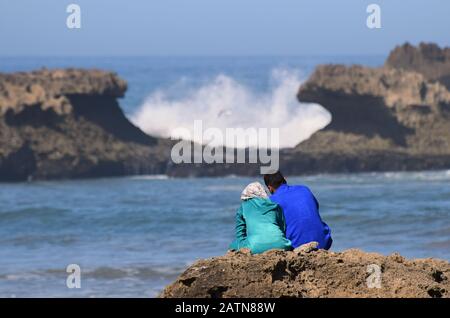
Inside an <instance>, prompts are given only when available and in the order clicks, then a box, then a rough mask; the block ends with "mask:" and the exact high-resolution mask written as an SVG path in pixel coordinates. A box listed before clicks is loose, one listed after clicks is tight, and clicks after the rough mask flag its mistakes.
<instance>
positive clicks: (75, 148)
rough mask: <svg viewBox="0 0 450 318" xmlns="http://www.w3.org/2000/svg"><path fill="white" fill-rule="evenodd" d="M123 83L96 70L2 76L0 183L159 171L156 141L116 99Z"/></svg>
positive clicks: (162, 163) (160, 162)
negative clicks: (133, 123) (126, 112)
mask: <svg viewBox="0 0 450 318" xmlns="http://www.w3.org/2000/svg"><path fill="white" fill-rule="evenodd" d="M126 87H127V85H126V83H125V82H124V81H123V80H121V79H120V78H119V77H117V76H116V75H115V74H113V73H109V72H103V71H97V70H90V71H89V70H74V69H68V70H52V71H49V70H41V71H36V72H31V73H15V74H0V145H1V146H0V181H8V180H11V181H17V180H27V179H55V178H83V177H100V176H115V175H124V174H138V173H161V171H164V169H165V165H166V162H167V156H166V157H164V158H162V157H161V156H162V155H161V151H160V150H159V146H158V145H159V143H160V142H159V141H158V140H157V139H155V138H153V137H150V136H148V135H146V134H145V133H143V132H142V131H141V130H140V129H139V128H137V127H135V126H134V125H132V124H131V123H130V122H129V121H128V119H127V118H126V117H125V116H124V114H123V112H122V110H121V109H120V107H119V104H118V103H117V100H116V98H118V97H122V96H123V95H124V93H125V90H126ZM164 153H166V152H165V151H164Z"/></svg>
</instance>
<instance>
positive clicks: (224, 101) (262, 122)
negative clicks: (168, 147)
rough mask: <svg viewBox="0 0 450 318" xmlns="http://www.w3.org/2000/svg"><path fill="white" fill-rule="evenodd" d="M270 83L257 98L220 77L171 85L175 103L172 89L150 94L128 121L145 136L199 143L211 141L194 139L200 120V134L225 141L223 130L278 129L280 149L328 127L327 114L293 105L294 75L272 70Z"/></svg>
mask: <svg viewBox="0 0 450 318" xmlns="http://www.w3.org/2000/svg"><path fill="white" fill-rule="evenodd" d="M270 82H271V83H272V84H271V85H270V88H269V89H268V90H267V91H266V92H258V91H256V90H254V89H252V88H249V87H248V86H246V85H244V84H242V83H240V82H239V81H237V80H235V79H234V78H232V77H230V76H227V75H223V74H220V75H217V76H216V77H215V78H214V79H212V80H211V81H210V82H208V83H206V84H204V85H202V86H200V87H196V88H189V80H186V79H184V80H182V81H180V82H179V83H177V84H176V85H175V87H176V90H177V91H178V92H182V93H181V94H178V96H175V97H174V96H173V95H174V94H173V90H174V89H173V88H167V89H160V90H158V91H155V92H153V93H152V94H151V95H150V96H149V97H148V98H147V100H146V101H145V102H144V104H143V105H142V106H141V107H139V109H138V110H137V111H136V112H135V113H134V114H132V116H131V120H132V122H133V123H134V124H135V125H137V126H138V127H140V128H141V129H142V130H143V131H145V132H146V133H148V134H151V135H155V136H159V137H165V138H169V137H172V138H182V139H185V140H193V141H195V142H200V143H206V142H210V141H206V142H205V140H199V138H197V136H195V134H194V121H196V120H202V126H203V127H202V128H203V130H205V129H208V128H218V129H219V130H220V131H221V132H222V134H224V135H225V130H226V128H243V129H247V128H267V129H271V128H279V137H280V140H279V147H281V148H285V147H294V146H296V145H297V144H298V143H300V142H302V141H304V140H306V139H308V138H309V137H310V136H311V135H312V134H313V133H314V132H316V131H318V130H320V129H322V128H324V127H325V126H327V125H328V124H329V123H330V121H331V114H330V113H329V112H328V111H327V110H326V109H325V108H323V107H322V106H320V105H318V104H313V103H299V102H298V100H297V98H296V94H297V91H298V88H299V87H300V84H301V79H300V75H299V72H297V71H293V70H282V69H275V70H273V71H272V73H271V81H270ZM186 87H188V88H186ZM180 95H181V96H180ZM180 131H184V133H180ZM258 138H261V137H260V136H258ZM200 139H201V137H200ZM259 142H261V140H259ZM210 144H212V143H211V142H210ZM222 144H225V145H227V146H232V145H230V144H227V141H226V140H224V142H223V143H222ZM247 146H250V147H252V146H257V144H252V141H248V144H247Z"/></svg>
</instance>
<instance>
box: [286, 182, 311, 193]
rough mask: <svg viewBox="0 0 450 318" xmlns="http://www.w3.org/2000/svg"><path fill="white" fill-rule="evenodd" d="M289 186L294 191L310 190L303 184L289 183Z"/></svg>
mask: <svg viewBox="0 0 450 318" xmlns="http://www.w3.org/2000/svg"><path fill="white" fill-rule="evenodd" d="M289 188H290V189H292V190H296V191H303V192H311V190H310V189H309V188H308V187H307V186H305V185H303V184H297V185H291V186H289Z"/></svg>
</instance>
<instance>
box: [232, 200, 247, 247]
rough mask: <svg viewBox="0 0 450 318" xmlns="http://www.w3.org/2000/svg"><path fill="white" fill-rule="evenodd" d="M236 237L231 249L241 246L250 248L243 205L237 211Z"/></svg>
mask: <svg viewBox="0 0 450 318" xmlns="http://www.w3.org/2000/svg"><path fill="white" fill-rule="evenodd" d="M235 235H236V238H235V240H234V242H233V243H232V244H231V245H230V249H232V250H239V249H241V248H248V244H247V226H246V224H245V219H244V215H243V211H242V205H241V206H240V207H239V209H238V210H237V211H236V225H235Z"/></svg>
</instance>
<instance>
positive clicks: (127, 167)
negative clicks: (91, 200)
mask: <svg viewBox="0 0 450 318" xmlns="http://www.w3.org/2000/svg"><path fill="white" fill-rule="evenodd" d="M449 52H450V49H449V48H445V49H440V48H439V47H437V46H435V45H430V44H428V45H426V44H421V45H420V46H419V47H418V48H415V47H412V46H410V45H408V44H406V45H403V46H401V47H398V48H396V49H395V50H394V51H393V52H392V53H391V55H390V56H389V58H388V60H387V62H386V65H385V66H384V67H380V68H369V67H364V66H344V65H322V66H318V67H317V68H316V70H315V71H314V72H313V74H312V75H311V76H310V78H309V79H308V80H307V81H306V82H305V83H304V84H303V85H302V86H301V87H300V90H299V92H298V98H299V100H300V101H303V102H314V103H319V104H321V105H322V106H324V107H325V108H326V109H328V110H329V111H330V112H331V114H332V122H331V124H330V125H328V126H327V127H326V128H325V129H323V130H321V131H319V132H317V133H315V134H314V135H313V136H312V137H311V138H310V139H309V140H307V141H305V142H303V143H301V144H299V145H298V146H297V147H295V148H293V149H282V150H281V151H280V167H281V169H282V170H283V171H284V172H285V173H286V174H297V175H298V174H305V173H324V172H358V171H388V170H391V171H392V170H425V169H449V168H450V128H449V127H450V93H449V90H448V89H447V88H446V86H445V85H447V84H448V82H447V80H448V74H449V73H448V65H449V54H450V53H449ZM126 87H127V85H126V83H125V82H124V81H123V80H121V79H120V78H119V77H117V76H116V75H115V74H113V73H109V72H103V71H98V70H75V69H66V70H51V71H50V70H45V69H44V70H40V71H35V72H30V73H15V74H0V181H7V180H28V179H57V178H83V177H99V176H119V175H127V174H168V175H170V176H180V177H184V176H219V175H230V174H236V175H258V174H259V171H260V170H259V166H260V165H259V164H251V163H247V164H236V163H233V164H206V163H201V164H173V163H172V162H171V160H170V152H171V146H172V145H173V143H174V142H173V141H170V140H165V139H160V138H155V137H151V136H148V135H146V134H144V133H143V132H142V131H141V130H140V129H138V128H137V127H135V126H134V125H133V124H131V123H130V122H129V121H128V119H127V118H126V117H125V116H124V114H123V112H122V110H121V109H120V107H119V104H118V102H117V99H118V98H120V97H122V96H123V95H124V93H125V91H126ZM447 87H448V85H447ZM265 166H267V165H266V164H265Z"/></svg>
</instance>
